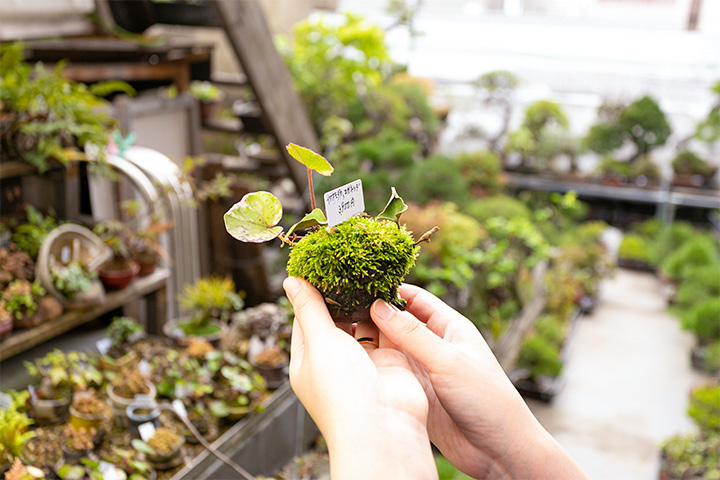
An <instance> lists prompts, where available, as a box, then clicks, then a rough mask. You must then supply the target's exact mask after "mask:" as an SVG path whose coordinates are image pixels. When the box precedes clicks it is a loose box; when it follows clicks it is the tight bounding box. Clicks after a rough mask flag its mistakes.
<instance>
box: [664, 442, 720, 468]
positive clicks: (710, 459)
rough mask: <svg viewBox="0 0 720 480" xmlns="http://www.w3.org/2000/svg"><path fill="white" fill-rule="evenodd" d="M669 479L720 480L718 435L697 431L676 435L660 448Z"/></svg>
mask: <svg viewBox="0 0 720 480" xmlns="http://www.w3.org/2000/svg"><path fill="white" fill-rule="evenodd" d="M661 452H662V457H663V458H664V459H665V465H664V467H663V468H664V469H665V471H667V472H669V473H670V475H671V477H670V478H703V479H708V480H712V479H714V480H718V479H720V467H718V465H720V435H718V434H717V433H711V432H703V431H699V432H696V433H691V434H688V435H677V436H674V437H672V438H670V439H668V440H666V441H665V442H664V443H663V444H662V446H661Z"/></svg>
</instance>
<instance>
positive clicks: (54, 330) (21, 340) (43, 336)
mask: <svg viewBox="0 0 720 480" xmlns="http://www.w3.org/2000/svg"><path fill="white" fill-rule="evenodd" d="M169 277H170V271H169V270H167V269H157V270H156V271H155V272H154V273H152V274H151V275H148V276H147V277H140V278H137V279H135V280H134V281H133V282H132V283H130V285H128V286H127V287H126V288H125V289H124V290H118V291H112V292H108V293H107V294H106V295H105V301H104V302H103V303H102V304H100V305H94V306H91V307H87V308H84V309H77V310H69V311H67V312H65V313H64V314H62V315H61V316H59V317H58V318H56V319H54V320H51V321H49V322H46V323H43V324H41V325H39V326H37V327H35V328H31V329H29V330H19V331H17V332H15V331H14V332H13V333H11V334H10V336H9V337H7V338H6V339H5V340H3V341H1V342H0V361H2V360H5V359H6V358H10V357H12V356H14V355H17V354H18V353H21V352H24V351H25V350H28V349H30V348H32V347H34V346H35V345H39V344H40V343H43V342H45V341H47V340H50V339H51V338H53V337H56V336H57V335H60V334H62V333H65V332H67V331H69V330H71V329H73V328H75V327H77V326H79V325H82V324H84V323H87V322H89V321H91V320H94V319H95V318H97V317H99V316H100V315H103V314H105V313H107V312H110V311H112V310H115V309H116V308H119V307H122V306H123V305H125V304H126V303H128V302H130V301H132V300H135V299H138V298H141V297H146V296H153V295H154V296H157V297H160V298H155V299H149V303H154V304H156V305H154V306H151V305H148V307H149V308H150V309H152V308H158V309H159V310H163V308H162V306H163V305H164V302H165V295H164V294H165V288H166V282H167V279H168V278H169ZM153 300H154V301H153ZM158 317H160V315H157V317H156V318H150V317H148V322H149V323H150V322H153V323H155V322H156V321H157V318H158ZM160 318H164V317H160ZM149 327H150V326H149ZM153 327H155V326H154V325H153ZM148 329H149V330H150V328H148ZM153 329H157V328H153Z"/></svg>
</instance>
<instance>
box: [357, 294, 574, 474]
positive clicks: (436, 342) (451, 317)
mask: <svg viewBox="0 0 720 480" xmlns="http://www.w3.org/2000/svg"><path fill="white" fill-rule="evenodd" d="M400 295H401V297H402V298H404V299H405V300H406V301H407V302H408V303H407V310H406V311H405V312H401V311H399V310H398V309H396V308H395V307H393V306H391V305H389V304H387V303H386V302H383V301H382V300H378V301H376V302H375V303H374V304H373V306H372V308H371V310H370V313H371V316H372V319H373V322H374V323H375V324H376V325H377V327H378V328H379V330H380V332H381V335H384V336H385V337H387V338H388V339H389V340H390V341H391V342H393V343H394V344H395V345H397V346H398V347H399V348H401V349H402V350H404V351H405V352H406V353H407V357H408V360H409V363H410V364H411V367H412V369H413V371H414V372H415V375H416V377H417V378H418V380H419V381H420V383H421V384H422V386H423V388H424V389H425V393H426V395H427V398H428V402H429V416H428V431H429V434H430V440H431V441H432V442H433V443H434V444H435V445H436V446H437V447H438V449H439V450H440V451H441V452H442V453H443V455H445V457H446V458H447V459H448V460H449V461H450V462H451V463H452V464H453V465H455V466H456V467H457V468H459V469H460V470H462V471H463V472H465V473H466V474H468V475H470V476H472V477H474V478H584V477H585V474H584V472H582V470H581V469H580V468H579V467H578V466H577V464H575V462H574V461H573V460H572V459H571V458H570V457H569V456H568V454H567V453H566V452H565V451H564V450H563V449H562V448H561V447H560V446H559V445H558V444H557V443H556V442H555V441H554V440H553V439H552V437H551V436H550V435H549V434H548V433H547V432H546V431H545V430H544V429H543V428H542V426H541V425H540V424H539V423H538V422H537V420H536V419H535V417H534V416H533V415H532V413H531V412H530V410H529V409H528V407H527V405H526V404H525V402H524V401H523V399H522V398H521V397H520V395H519V394H518V393H517V391H516V390H515V388H514V386H513V385H512V383H511V382H510V380H509V379H508V378H507V376H506V375H505V372H504V371H503V370H502V368H501V367H500V365H499V363H498V362H497V360H496V359H495V356H494V355H493V353H492V351H491V350H490V348H489V347H488V345H487V343H486V342H485V340H484V339H483V338H482V335H481V334H480V332H479V331H478V330H477V328H476V327H475V326H474V325H473V324H472V322H470V321H469V320H468V319H466V318H465V317H463V316H462V315H460V314H459V313H458V312H456V311H455V310H453V309H452V308H451V307H449V306H448V305H446V304H445V303H444V302H442V301H441V300H440V299H438V298H437V297H435V296H434V295H432V294H430V293H428V292H426V291H425V290H423V289H421V288H419V287H415V286H412V285H403V286H401V288H400Z"/></svg>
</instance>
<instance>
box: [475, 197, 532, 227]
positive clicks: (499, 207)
mask: <svg viewBox="0 0 720 480" xmlns="http://www.w3.org/2000/svg"><path fill="white" fill-rule="evenodd" d="M465 210H466V212H467V214H468V215H470V216H471V217H473V218H474V219H475V220H477V221H478V222H480V223H481V224H482V223H485V222H487V221H488V220H489V219H491V218H494V217H502V218H507V219H519V218H523V219H527V220H531V219H532V212H531V211H530V209H529V208H528V207H527V205H525V204H524V203H523V202H521V201H520V200H517V199H516V198H513V197H510V196H507V195H495V196H492V197H485V198H479V199H476V200H473V201H472V202H471V203H469V204H468V205H467V207H466V209H465Z"/></svg>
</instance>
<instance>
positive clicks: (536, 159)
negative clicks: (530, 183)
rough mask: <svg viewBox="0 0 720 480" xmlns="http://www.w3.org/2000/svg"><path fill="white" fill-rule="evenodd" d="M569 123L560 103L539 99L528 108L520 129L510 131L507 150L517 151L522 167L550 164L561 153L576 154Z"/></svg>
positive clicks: (509, 151) (542, 166)
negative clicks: (570, 136) (569, 131)
mask: <svg viewBox="0 0 720 480" xmlns="http://www.w3.org/2000/svg"><path fill="white" fill-rule="evenodd" d="M568 125H569V122H568V119H567V116H566V114H565V112H564V111H563V109H562V107H561V106H560V105H559V104H558V103H555V102H551V101H549V100H538V101H536V102H534V103H532V104H530V105H529V106H528V108H527V109H526V110H525V116H524V118H523V122H522V124H521V126H520V128H518V129H517V130H515V131H513V132H510V136H509V137H508V143H507V148H506V151H507V153H517V154H518V155H519V157H520V162H521V165H522V166H523V167H526V168H532V169H542V168H544V167H547V166H548V164H549V163H550V162H552V160H553V159H554V158H555V157H557V156H559V155H560V154H563V153H564V154H570V155H574V154H575V150H576V147H574V146H573V145H572V142H570V141H569V139H568V133H567V129H568Z"/></svg>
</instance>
